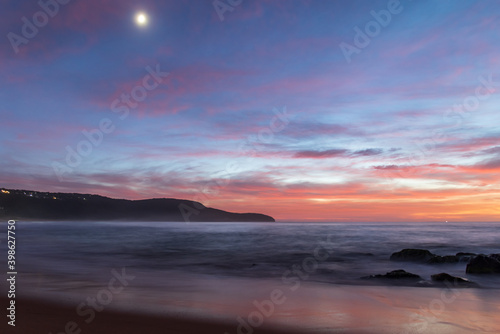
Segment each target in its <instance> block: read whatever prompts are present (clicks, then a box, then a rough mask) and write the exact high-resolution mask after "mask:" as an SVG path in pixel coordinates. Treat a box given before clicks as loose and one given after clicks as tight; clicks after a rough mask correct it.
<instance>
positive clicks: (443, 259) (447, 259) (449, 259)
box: [427, 255, 460, 264]
mask: <svg viewBox="0 0 500 334" xmlns="http://www.w3.org/2000/svg"><path fill="white" fill-rule="evenodd" d="M459 260H460V258H459V257H457V256H456V255H446V256H439V255H436V256H434V257H433V258H431V259H430V260H429V261H427V263H430V264H434V263H457V262H458V261H459Z"/></svg>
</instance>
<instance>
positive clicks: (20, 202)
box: [0, 189, 274, 222]
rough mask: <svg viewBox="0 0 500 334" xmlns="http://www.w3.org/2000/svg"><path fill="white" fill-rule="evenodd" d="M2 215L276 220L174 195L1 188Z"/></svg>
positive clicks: (65, 218) (56, 218)
mask: <svg viewBox="0 0 500 334" xmlns="http://www.w3.org/2000/svg"><path fill="white" fill-rule="evenodd" d="M0 217H2V218H3V219H24V220H121V221H123V220H127V221H179V222H182V221H191V222H274V218H273V217H270V216H266V215H263V214H259V213H233V212H227V211H223V210H218V209H213V208H209V207H205V206H204V205H203V204H201V203H198V202H193V201H187V200H180V199H174V198H154V199H146V200H136V201H132V200H125V199H112V198H109V197H104V196H99V195H89V194H70V193H49V192H38V191H30V190H14V189H0Z"/></svg>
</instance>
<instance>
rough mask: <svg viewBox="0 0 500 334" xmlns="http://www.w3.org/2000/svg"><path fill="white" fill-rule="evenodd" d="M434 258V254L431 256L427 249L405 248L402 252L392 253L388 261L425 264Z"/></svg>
mask: <svg viewBox="0 0 500 334" xmlns="http://www.w3.org/2000/svg"><path fill="white" fill-rule="evenodd" d="M435 256H436V255H435V254H432V253H431V252H429V251H428V250H427V249H413V248H407V249H403V250H402V251H399V252H396V253H393V254H392V255H391V258H390V259H391V261H407V262H420V263H426V262H428V261H429V260H431V259H432V258H433V257H435Z"/></svg>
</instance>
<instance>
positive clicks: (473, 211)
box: [0, 0, 500, 223]
mask: <svg viewBox="0 0 500 334" xmlns="http://www.w3.org/2000/svg"><path fill="white" fill-rule="evenodd" d="M2 9H3V10H2V11H1V12H0V33H1V35H2V38H1V42H0V71H1V73H2V76H1V79H0V99H1V101H2V103H1V104H0V115H1V121H0V130H1V131H0V143H1V145H0V170H1V174H0V186H1V187H5V188H13V189H30V190H37V191H51V192H78V193H94V194H100V195H103V196H109V197H113V198H127V199H145V198H157V197H173V198H182V199H189V200H196V201H199V202H202V203H203V204H205V205H207V206H211V207H215V208H219V209H223V210H227V211H234V212H260V213H265V214H269V215H272V216H273V217H274V218H276V219H277V220H279V221H308V222H323V221H325V222H327V221H329V222H368V221H374V222H379V221H380V222H382V221H388V222H424V221H426V222H427V221H428V222H439V223H444V222H446V221H449V222H471V221H499V220H500V206H499V205H498V203H500V113H499V112H498V105H499V102H500V95H499V93H500V71H499V70H500V56H499V55H500V42H499V38H498V31H499V28H500V27H499V16H498V12H499V10H500V1H491V0H490V1H472V0H470V1H469V0H464V1H452V0H448V1H446V0H443V1H425V0H423V1H411V0H401V1H397V0H389V1H387V0H383V1H378V0H377V1H360V0H354V1H319V0H317V1H291V0H290V1H280V0H273V1H258V0H255V1H250V0H216V1H212V0H207V1H205V0H203V1H195V0H192V1H180V0H176V1H166V0H161V1H160V0H157V1H155V0H134V1H131V0H99V1H98V0H92V1H83V0H71V1H68V0H59V2H56V0H42V1H40V2H38V1H34V0H33V1H28V0H23V1H20V0H6V1H3V2H2ZM139 13H143V14H144V15H145V17H146V18H147V22H145V24H139V23H138V22H137V15H138V14H139Z"/></svg>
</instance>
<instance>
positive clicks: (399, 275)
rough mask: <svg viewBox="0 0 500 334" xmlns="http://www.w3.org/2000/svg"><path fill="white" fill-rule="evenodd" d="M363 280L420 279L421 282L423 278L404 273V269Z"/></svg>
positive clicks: (367, 277)
mask: <svg viewBox="0 0 500 334" xmlns="http://www.w3.org/2000/svg"><path fill="white" fill-rule="evenodd" d="M362 278H363V279H371V278H387V279H418V280H421V279H422V277H420V276H418V275H415V274H412V273H409V272H407V271H404V270H402V269H399V270H393V271H390V272H388V273H387V274H385V275H370V276H365V277H362Z"/></svg>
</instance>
